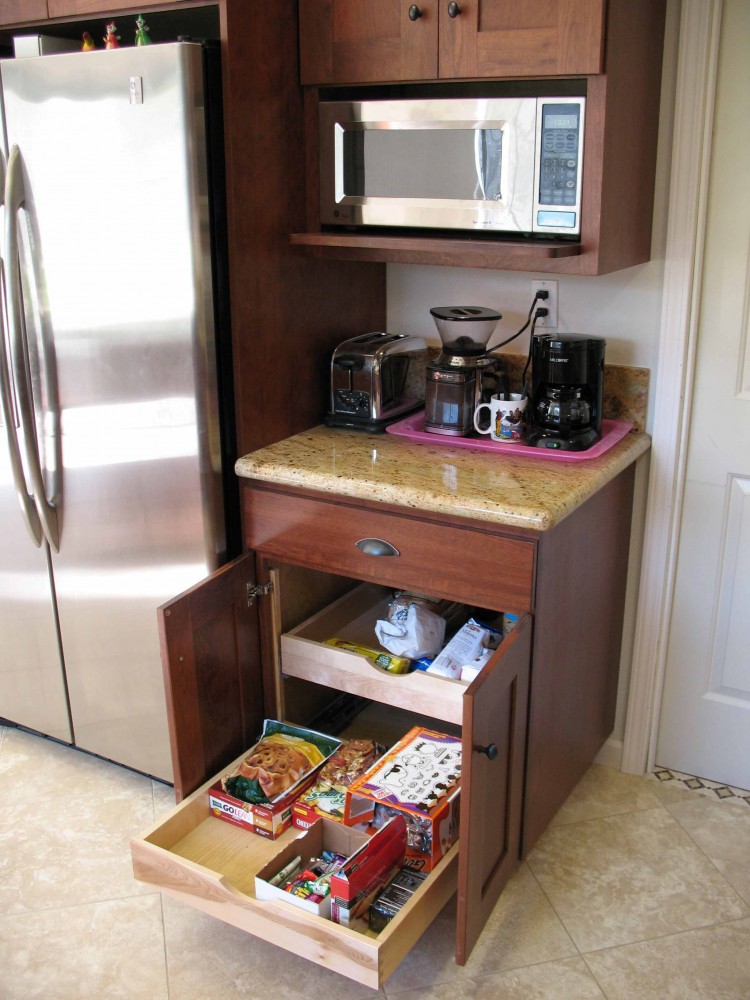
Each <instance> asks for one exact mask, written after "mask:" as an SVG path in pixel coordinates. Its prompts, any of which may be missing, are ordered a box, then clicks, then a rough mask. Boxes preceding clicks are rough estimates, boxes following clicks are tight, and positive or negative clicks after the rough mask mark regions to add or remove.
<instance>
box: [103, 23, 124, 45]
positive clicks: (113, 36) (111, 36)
mask: <svg viewBox="0 0 750 1000" xmlns="http://www.w3.org/2000/svg"><path fill="white" fill-rule="evenodd" d="M119 47H120V36H119V35H118V34H117V25H116V24H115V22H114V21H110V22H109V24H108V25H107V34H106V35H105V37H104V48H105V49H119Z"/></svg>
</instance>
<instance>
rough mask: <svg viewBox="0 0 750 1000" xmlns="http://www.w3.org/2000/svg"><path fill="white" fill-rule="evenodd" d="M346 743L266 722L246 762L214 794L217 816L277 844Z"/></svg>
mask: <svg viewBox="0 0 750 1000" xmlns="http://www.w3.org/2000/svg"><path fill="white" fill-rule="evenodd" d="M340 743H341V741H340V740H337V739H334V737H332V736H326V735H325V734H323V733H317V732H315V731H314V730H312V729H303V728H301V727H299V726H289V725H286V724H285V723H283V722H276V721H275V720H273V719H266V721H265V723H264V725H263V736H262V737H261V739H260V740H259V741H258V743H256V744H255V746H254V747H251V749H250V750H248V752H247V754H246V755H245V758H244V760H243V761H242V763H241V764H240V765H239V766H238V767H236V768H235V769H234V770H233V771H231V772H229V773H228V774H225V775H224V776H223V777H222V778H220V779H219V780H218V781H216V782H214V784H213V785H212V786H211V787H210V788H209V790H208V804H209V810H210V812H211V815H212V816H217V817H218V818H219V819H223V820H225V821H226V822H228V823H234V825H235V826H241V827H244V828H246V829H248V830H251V831H252V832H253V833H257V834H259V835H260V836H261V837H269V838H270V839H272V840H273V839H275V838H276V837H278V836H280V835H281V834H282V833H283V832H284V830H286V829H287V828H288V827H289V826H291V823H292V803H293V802H294V801H295V799H297V798H298V797H299V796H300V795H301V794H302V793H303V792H305V791H306V790H307V789H308V788H309V787H310V786H311V785H312V783H313V782H314V781H315V776H316V774H317V773H318V771H319V769H320V767H322V765H323V764H324V763H325V761H326V760H327V759H328V757H330V755H331V754H332V753H333V752H334V751H335V750H336V749H337V748H338V747H339V746H340Z"/></svg>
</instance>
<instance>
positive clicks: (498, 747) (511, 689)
mask: <svg viewBox="0 0 750 1000" xmlns="http://www.w3.org/2000/svg"><path fill="white" fill-rule="evenodd" d="M531 633H532V622H531V618H530V617H529V616H528V615H527V616H525V617H523V618H522V619H521V620H520V621H519V623H518V625H517V627H516V628H515V629H514V631H513V632H511V633H510V634H509V635H508V636H507V637H506V638H505V640H504V641H503V643H502V645H501V646H500V649H499V651H498V653H497V655H496V656H495V657H494V658H493V659H492V660H491V661H490V662H489V663H488V664H487V665H486V666H485V667H484V668H483V669H482V671H481V672H480V674H479V676H478V677H477V679H476V680H475V681H474V682H473V683H472V684H471V686H470V687H469V689H468V691H467V692H466V694H465V695H464V721H463V769H462V773H461V828H460V837H459V842H460V844H461V850H460V852H459V859H458V911H457V918H456V961H457V962H458V963H459V965H463V964H464V963H465V961H466V959H467V958H468V956H469V953H470V952H471V949H472V948H473V947H474V945H475V944H476V942H477V939H478V937H479V935H480V934H481V932H482V928H483V927H484V925H485V924H486V922H487V919H488V917H489V915H490V913H491V911H492V908H493V907H494V905H495V903H496V902H497V900H498V897H499V896H500V893H501V892H502V890H503V888H504V887H505V884H506V883H507V881H508V879H509V878H510V876H511V875H512V874H513V872H514V871H515V868H516V866H517V865H518V862H519V859H520V845H521V818H522V816H521V814H522V805H523V780H524V753H525V743H526V711H527V706H528V698H529V669H530V660H531Z"/></svg>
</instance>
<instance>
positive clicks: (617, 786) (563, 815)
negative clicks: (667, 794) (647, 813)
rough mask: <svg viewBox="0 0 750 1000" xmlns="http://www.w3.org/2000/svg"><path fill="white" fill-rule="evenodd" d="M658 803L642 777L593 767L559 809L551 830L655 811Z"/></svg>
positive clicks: (602, 766) (609, 768)
mask: <svg viewBox="0 0 750 1000" xmlns="http://www.w3.org/2000/svg"><path fill="white" fill-rule="evenodd" d="M657 805H658V800H657V799H656V798H655V797H654V795H653V794H652V792H651V790H650V785H649V784H646V782H645V781H644V780H643V778H642V777H641V776H640V775H636V774H623V773H622V772H621V771H616V770H614V768H611V767H605V766H604V765H603V764H593V765H592V766H591V767H590V768H589V769H588V771H587V772H586V774H584V776H583V778H582V779H581V780H580V781H579V783H578V785H577V786H576V787H575V788H574V789H573V791H572V792H571V794H570V795H569V796H568V798H567V799H566V801H565V802H564V803H563V804H562V806H561V807H560V808H559V809H558V811H557V814H556V815H555V817H554V818H553V820H552V823H551V824H550V825H551V826H561V825H563V824H566V823H578V822H580V821H581V820H584V819H603V818H605V817H607V816H617V815H618V814H620V813H627V812H638V811H640V810H643V809H654V808H655V807H656V806H657Z"/></svg>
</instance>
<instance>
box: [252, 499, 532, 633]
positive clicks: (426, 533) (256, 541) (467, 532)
mask: <svg viewBox="0 0 750 1000" xmlns="http://www.w3.org/2000/svg"><path fill="white" fill-rule="evenodd" d="M244 505H245V525H246V541H247V545H248V547H249V548H251V549H255V550H257V551H261V552H262V553H263V555H264V556H266V557H271V558H275V559H279V560H282V561H285V562H290V563H294V564H296V565H300V566H309V567H311V568H313V569H315V568H320V567H325V569H326V570H328V571H329V572H331V573H338V574H341V575H342V576H349V577H354V578H355V579H358V580H367V581H372V582H374V583H381V584H384V585H386V586H391V587H395V588H397V589H416V590H419V591H425V590H427V591H429V593H430V594H432V595H434V596H435V597H445V598H448V599H449V600H455V601H461V602H463V603H465V604H475V605H478V606H480V607H485V608H495V609H497V610H498V611H512V612H515V613H516V614H522V613H524V612H526V611H529V610H531V606H532V581H533V572H534V555H535V544H534V542H532V541H526V540H523V539H518V538H509V537H506V536H503V535H498V534H492V533H490V532H489V531H488V532H484V531H482V530H479V529H475V528H463V527H462V528H457V527H452V526H450V525H444V524H436V523H432V522H429V521H424V520H420V519H419V517H418V516H415V517H413V518H412V517H405V516H402V515H397V514H386V513H381V512H379V511H369V510H364V509H362V508H361V507H359V508H358V507H356V506H353V505H352V506H350V505H348V504H346V503H344V502H342V501H341V500H339V501H338V502H332V501H326V500H318V499H308V498H302V497H300V496H299V495H294V496H292V495H288V494H285V493H283V492H277V491H275V490H265V489H257V488H253V487H249V486H248V487H246V488H245V490H244ZM364 539H371V540H376V541H378V542H384V543H387V544H389V545H391V546H393V547H394V548H395V550H396V552H397V554H395V555H377V554H370V553H368V552H365V551H362V548H361V547H358V546H357V543H358V542H362V541H363V540H364ZM368 547H369V546H368ZM373 548H377V546H373Z"/></svg>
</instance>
